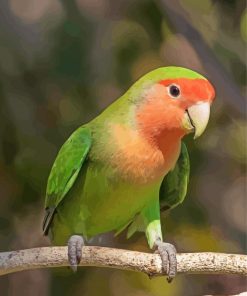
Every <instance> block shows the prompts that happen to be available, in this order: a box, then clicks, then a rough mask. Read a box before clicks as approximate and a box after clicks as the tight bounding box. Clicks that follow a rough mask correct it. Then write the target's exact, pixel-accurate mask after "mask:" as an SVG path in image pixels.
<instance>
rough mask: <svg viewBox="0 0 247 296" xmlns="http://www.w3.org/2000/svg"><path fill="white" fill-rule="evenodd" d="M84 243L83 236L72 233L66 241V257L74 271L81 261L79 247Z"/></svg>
mask: <svg viewBox="0 0 247 296" xmlns="http://www.w3.org/2000/svg"><path fill="white" fill-rule="evenodd" d="M84 245H85V243H84V240H83V237H82V236H80V235H72V236H71V237H70V238H69V241H68V259H69V263H70V267H71V269H72V270H73V271H74V272H76V271H77V266H78V264H79V263H80V261H81V249H82V247H83V246H84Z"/></svg>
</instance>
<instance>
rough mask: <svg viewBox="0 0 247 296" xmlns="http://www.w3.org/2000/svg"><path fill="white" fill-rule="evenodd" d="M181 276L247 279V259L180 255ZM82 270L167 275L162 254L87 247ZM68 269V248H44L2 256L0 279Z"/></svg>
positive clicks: (208, 254) (219, 254)
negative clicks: (245, 277)
mask: <svg viewBox="0 0 247 296" xmlns="http://www.w3.org/2000/svg"><path fill="white" fill-rule="evenodd" d="M177 261H178V272H179V273H197V274H203V273H204V274H238V275H245V276H246V275H247V255H238V254H223V253H183V254H177ZM80 265H81V266H98V267H111V268H117V269H121V270H132V271H139V272H144V273H146V274H148V275H149V276H158V275H165V274H166V271H163V270H162V265H161V259H160V256H159V255H158V254H150V253H141V252H136V251H127V250H121V249H113V248H104V247H88V246H86V247H83V252H82V260H81V263H80ZM61 266H68V259H67V247H43V248H34V249H26V250H19V251H12V252H3V253H0V275H4V274H9V273H13V272H17V271H24V270H31V269H37V268H48V267H61Z"/></svg>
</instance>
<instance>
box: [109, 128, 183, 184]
mask: <svg viewBox="0 0 247 296" xmlns="http://www.w3.org/2000/svg"><path fill="white" fill-rule="evenodd" d="M112 135H113V137H114V142H115V145H116V146H115V148H116V151H115V153H114V155H113V156H112V158H111V160H110V161H111V164H112V165H113V167H115V168H117V170H118V171H119V172H121V175H122V177H123V178H127V179H132V180H133V181H134V182H137V183H149V182H152V181H156V180H159V179H160V178H162V177H163V176H164V175H166V173H167V172H168V171H169V170H170V169H171V168H172V167H173V166H174V165H175V162H176V160H177V158H178V156H179V152H180V141H172V142H170V143H169V142H168V143H169V145H165V146H164V147H163V148H164V149H163V151H162V150H161V149H160V148H159V147H158V146H157V145H156V144H155V143H150V142H148V141H147V139H145V137H143V136H142V135H141V134H140V132H138V131H137V130H131V129H129V128H127V127H125V126H122V125H120V124H119V125H115V126H114V127H113V134H112ZM167 140H168V139H167Z"/></svg>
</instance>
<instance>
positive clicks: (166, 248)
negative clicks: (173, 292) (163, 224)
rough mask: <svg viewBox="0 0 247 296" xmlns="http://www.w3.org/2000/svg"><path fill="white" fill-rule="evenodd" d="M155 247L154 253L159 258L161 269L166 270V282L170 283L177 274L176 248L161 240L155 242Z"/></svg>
mask: <svg viewBox="0 0 247 296" xmlns="http://www.w3.org/2000/svg"><path fill="white" fill-rule="evenodd" d="M155 246H156V248H157V250H156V253H158V254H159V255H160V257H161V260H162V266H163V269H164V270H167V275H168V277H167V281H168V283H171V282H172V280H173V279H174V277H175V276H176V274H177V258H176V254H177V251H176V248H175V247H174V246H173V245H172V244H169V243H165V242H162V241H161V240H156V242H155Z"/></svg>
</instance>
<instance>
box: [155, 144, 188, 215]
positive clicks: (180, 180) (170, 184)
mask: <svg viewBox="0 0 247 296" xmlns="http://www.w3.org/2000/svg"><path fill="white" fill-rule="evenodd" d="M189 174H190V159H189V154H188V151H187V148H186V145H185V144H184V143H183V142H182V145H181V152H180V156H179V158H178V161H177V163H176V166H175V167H174V169H173V170H172V171H170V172H169V173H168V174H167V175H166V176H165V178H164V180H163V182H162V184H161V187H160V209H161V211H165V210H168V209H171V208H174V207H176V206H177V205H178V204H180V203H182V202H183V200H184V198H185V196H186V193H187V185H188V182H189Z"/></svg>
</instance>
